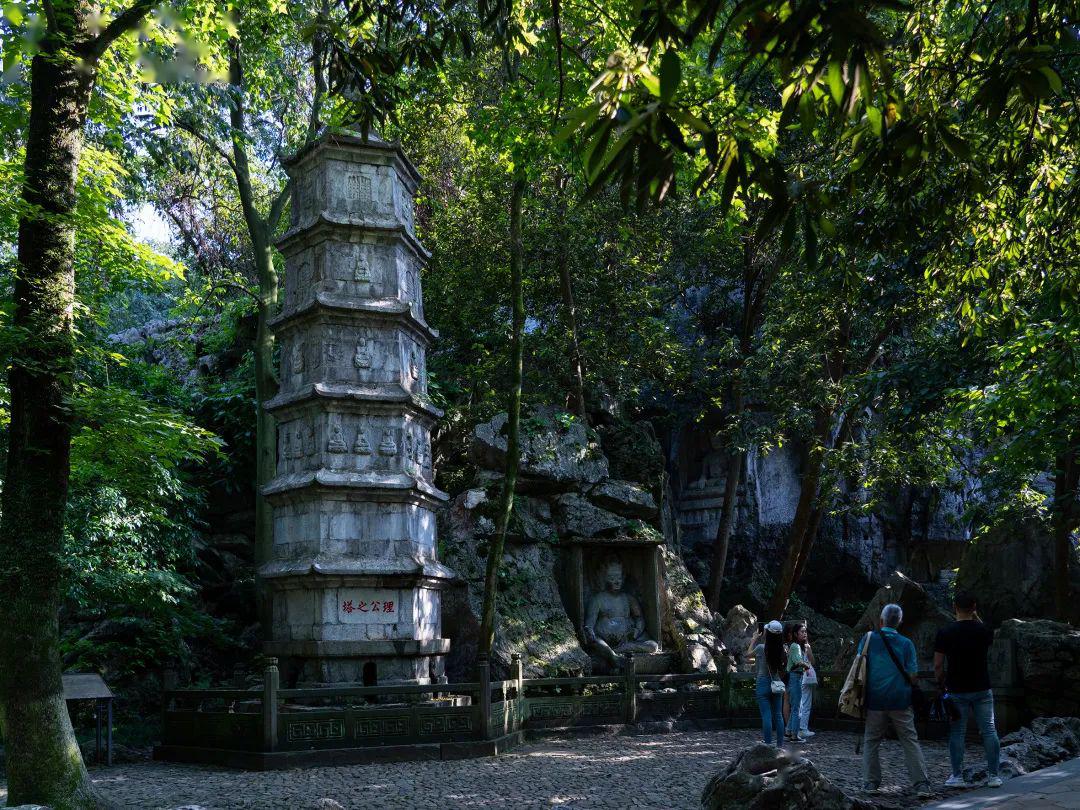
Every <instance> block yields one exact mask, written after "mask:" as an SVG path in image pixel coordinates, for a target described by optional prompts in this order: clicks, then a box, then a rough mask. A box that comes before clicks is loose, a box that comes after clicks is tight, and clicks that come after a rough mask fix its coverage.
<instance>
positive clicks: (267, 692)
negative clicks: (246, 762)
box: [262, 658, 278, 751]
mask: <svg viewBox="0 0 1080 810" xmlns="http://www.w3.org/2000/svg"><path fill="white" fill-rule="evenodd" d="M277 693H278V668H277V659H276V658H267V659H266V669H265V670H264V671H263V698H262V712H263V750H265V751H274V750H276V749H277V739H278V733H277V724H278V695H277Z"/></svg>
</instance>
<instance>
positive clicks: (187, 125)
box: [176, 118, 236, 174]
mask: <svg viewBox="0 0 1080 810" xmlns="http://www.w3.org/2000/svg"><path fill="white" fill-rule="evenodd" d="M176 126H177V127H178V128H180V129H182V130H183V131H184V132H186V133H188V134H189V135H191V136H193V137H194V138H196V139H197V140H199V141H201V142H202V143H204V144H206V145H207V146H209V147H210V148H211V149H213V150H214V152H216V153H217V155H218V157H220V158H221V159H222V160H224V161H225V162H226V163H228V164H229V168H230V169H232V170H233V173H234V174H235V173H236V164H235V163H233V159H232V155H230V154H229V152H228V150H226V149H225V147H223V146H222V145H221V144H219V143H218V142H217V141H215V140H214V139H213V138H211V137H210V136H208V135H207V134H206V133H204V132H202V131H200V130H199V129H198V128H197V127H196V126H195V125H194V124H192V123H191V122H190V121H185V120H184V119H182V118H178V119H176Z"/></svg>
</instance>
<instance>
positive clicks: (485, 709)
mask: <svg viewBox="0 0 1080 810" xmlns="http://www.w3.org/2000/svg"><path fill="white" fill-rule="evenodd" d="M476 674H477V680H478V681H479V682H480V738H481V739H483V740H487V739H490V738H491V664H490V663H489V662H488V657H487V655H484V654H482V655H478V656H477V657H476Z"/></svg>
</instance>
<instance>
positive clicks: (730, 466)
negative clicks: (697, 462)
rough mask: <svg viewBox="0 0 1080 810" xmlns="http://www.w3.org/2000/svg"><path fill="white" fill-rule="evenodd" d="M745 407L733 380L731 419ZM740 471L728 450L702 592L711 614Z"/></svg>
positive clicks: (721, 579) (737, 460)
mask: <svg viewBox="0 0 1080 810" xmlns="http://www.w3.org/2000/svg"><path fill="white" fill-rule="evenodd" d="M744 407H745V405H744V403H743V395H742V386H741V385H740V384H739V382H738V381H737V380H736V382H735V385H734V396H733V397H732V416H733V418H735V419H738V418H739V417H741V416H742V412H743V408H744ZM742 468H743V454H742V453H741V452H736V451H730V452H729V453H728V463H727V472H726V474H725V477H724V501H723V504H722V505H721V507H720V525H719V526H717V528H716V539H715V541H714V542H713V559H712V568H711V569H710V570H709V584H708V586H707V588H706V591H705V594H706V595H705V604H706V605H707V606H708V608H709V610H711V611H714V612H715V611H716V610H718V609H719V607H720V592H721V590H722V589H723V585H724V570H725V569H726V568H727V556H728V548H729V546H730V545H731V530H732V528H733V527H734V526H735V506H736V499H737V495H738V493H739V481H740V479H741V477H742Z"/></svg>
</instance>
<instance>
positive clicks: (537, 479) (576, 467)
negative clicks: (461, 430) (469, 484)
mask: <svg viewBox="0 0 1080 810" xmlns="http://www.w3.org/2000/svg"><path fill="white" fill-rule="evenodd" d="M505 427H506V414H505V413H500V414H497V415H496V416H495V417H494V418H493V419H491V421H489V422H485V423H483V424H481V425H477V427H476V430H475V431H474V432H473V441H472V448H471V454H472V458H473V461H474V462H475V463H476V464H477V465H478V466H479V467H481V468H482V469H487V470H501V469H503V465H504V464H505V463H506V435H505V432H504V431H505ZM520 446H521V469H520V471H519V473H518V475H519V480H518V488H519V489H521V490H526V489H530V488H534V489H540V490H545V489H546V490H551V489H555V490H559V489H562V490H567V491H568V490H571V489H574V488H576V487H577V486H579V485H580V484H581V483H583V482H584V483H586V484H595V483H597V482H598V481H600V480H601V479H603V478H606V477H607V474H608V461H607V458H606V457H605V456H604V454H603V452H602V451H601V449H600V443H599V441H597V440H596V439H594V438H593V437H592V436H590V434H589V430H588V428H587V427H585V425H583V424H582V423H581V422H579V421H576V420H573V421H569V420H563V419H560V418H559V413H558V412H557V411H556V410H555V409H554V408H538V409H536V411H535V413H534V414H532V415H531V416H530V417H528V418H526V419H523V420H522V423H521V436H520Z"/></svg>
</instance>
